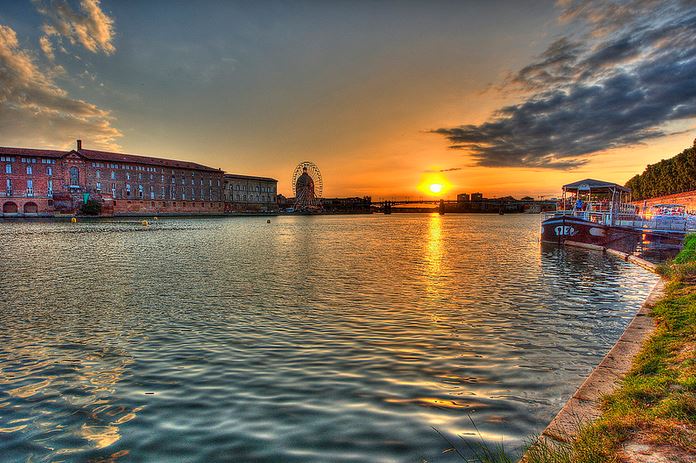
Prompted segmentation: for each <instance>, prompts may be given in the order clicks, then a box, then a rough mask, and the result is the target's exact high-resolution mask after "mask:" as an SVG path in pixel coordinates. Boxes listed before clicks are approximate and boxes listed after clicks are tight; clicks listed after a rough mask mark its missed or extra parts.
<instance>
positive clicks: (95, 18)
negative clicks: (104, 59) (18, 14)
mask: <svg viewBox="0 0 696 463" xmlns="http://www.w3.org/2000/svg"><path fill="white" fill-rule="evenodd" d="M34 4H35V5H36V9H37V11H38V12H39V13H41V14H42V15H43V16H44V18H45V20H46V23H44V25H43V32H44V36H43V37H42V40H44V41H46V42H49V38H55V39H56V40H58V41H59V42H60V43H61V44H62V39H63V38H66V39H67V40H68V41H69V42H70V44H72V45H76V44H77V45H81V46H83V47H84V48H86V49H87V50H89V51H91V52H92V53H99V52H101V53H105V54H107V55H110V54H112V53H114V52H115V51H116V47H115V46H114V44H113V41H114V21H113V19H111V18H110V17H109V16H108V15H107V14H106V13H104V12H103V11H102V9H101V7H100V4H99V0H80V8H79V11H76V10H75V9H74V8H73V7H72V6H70V4H69V3H68V2H67V1H66V0H34ZM49 44H50V42H49ZM41 48H42V50H44V46H43V43H42V46H41ZM51 50H52V47H51ZM45 52H46V50H44V53H45ZM46 56H48V57H49V58H50V56H49V54H48V53H46Z"/></svg>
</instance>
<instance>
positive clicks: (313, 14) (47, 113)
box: [0, 0, 696, 199]
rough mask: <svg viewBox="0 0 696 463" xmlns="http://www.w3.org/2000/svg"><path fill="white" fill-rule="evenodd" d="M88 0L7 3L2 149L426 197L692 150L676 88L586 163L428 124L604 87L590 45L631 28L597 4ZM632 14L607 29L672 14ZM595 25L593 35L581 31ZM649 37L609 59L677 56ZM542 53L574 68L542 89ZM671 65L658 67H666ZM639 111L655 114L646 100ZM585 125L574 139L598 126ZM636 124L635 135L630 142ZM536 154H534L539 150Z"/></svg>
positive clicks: (618, 64)
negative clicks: (546, 162)
mask: <svg viewBox="0 0 696 463" xmlns="http://www.w3.org/2000/svg"><path fill="white" fill-rule="evenodd" d="M90 3H94V2H90ZM667 3H669V2H667ZM95 5H96V7H95V8H91V9H89V10H87V9H85V10H81V9H80V8H81V7H80V6H79V5H78V4H75V5H73V7H74V8H75V11H73V14H71V15H63V16H61V15H52V14H51V12H50V11H49V10H45V9H41V8H38V9H37V6H36V5H35V4H33V3H32V2H26V4H24V3H19V2H17V3H16V4H14V3H13V4H9V5H7V6H6V8H4V9H3V12H0V71H2V69H7V70H11V71H12V72H9V71H8V73H6V74H5V75H6V76H8V77H7V78H6V79H5V80H3V82H2V83H3V87H4V89H5V92H6V95H8V96H7V98H5V99H3V100H0V115H1V116H2V118H3V120H2V122H3V123H2V124H0V145H4V146H23V147H33V148H42V147H43V148H69V147H72V146H74V140H75V139H77V138H81V139H82V140H83V144H84V146H85V147H86V148H93V149H110V150H116V151H123V152H128V153H133V154H145V155H152V156H162V157H169V158H173V159H182V160H190V161H195V162H199V163H202V164H205V165H209V166H214V167H220V168H222V169H224V170H226V171H229V172H235V173H245V174H254V175H263V176H271V177H274V178H277V179H278V180H279V185H278V187H279V191H280V192H281V193H284V194H288V195H289V194H291V186H290V180H291V175H292V172H293V170H294V167H295V166H296V165H297V164H298V163H299V162H301V161H304V160H310V161H313V162H315V163H316V164H317V165H318V166H319V168H320V169H321V171H322V174H323V179H324V194H325V196H363V195H371V196H373V197H374V198H395V197H410V198H412V199H417V198H419V197H421V196H422V195H423V192H422V191H421V190H422V188H421V190H419V185H421V186H422V185H423V184H427V183H431V182H435V181H436V182H439V183H443V184H444V185H445V188H444V190H443V193H442V196H443V197H446V198H454V197H455V196H456V194H457V193H460V192H467V193H471V192H474V191H477V192H481V193H483V194H484V195H485V196H487V197H494V196H505V195H513V196H517V197H521V196H524V195H530V196H535V197H537V196H541V195H543V196H547V197H548V196H554V195H557V194H558V192H559V191H560V187H561V185H562V184H564V183H568V182H571V181H575V180H578V179H581V178H586V177H593V178H599V179H603V180H609V181H615V182H618V183H624V182H625V181H626V180H628V179H629V178H630V177H631V176H633V175H634V174H636V173H640V172H642V171H643V169H644V168H645V166H646V165H647V164H648V163H654V162H656V161H659V160H660V159H663V158H667V157H671V156H673V155H675V154H677V153H679V152H681V151H682V150H683V149H684V148H687V147H689V146H691V145H692V140H693V138H694V135H695V133H696V131H695V130H694V123H693V118H691V119H690V118H689V117H687V116H684V117H683V118H682V119H681V120H680V122H674V120H672V121H671V122H670V120H668V119H667V118H668V117H669V116H668V115H669V114H670V111H671V112H672V113H674V112H676V111H677V110H681V107H680V106H679V104H681V103H685V102H680V101H679V100H678V99H677V100H676V102H674V101H670V102H667V103H665V104H669V105H671V106H670V107H668V108H666V109H667V111H665V112H664V114H666V115H667V116H664V117H665V119H664V120H659V119H655V120H648V121H647V122H645V121H643V122H645V123H643V124H642V125H641V124H637V127H639V128H638V129H636V133H628V134H627V133H620V134H618V135H617V137H623V138H617V140H618V141H617V144H618V145H619V146H623V147H620V148H616V149H613V150H609V151H601V149H599V151H597V150H595V152H594V154H591V155H590V156H580V157H575V158H573V157H572V156H573V155H572V154H571V157H570V159H571V161H577V160H578V159H580V160H586V161H587V163H586V164H584V165H582V166H581V167H579V168H575V169H571V170H568V169H565V170H563V169H545V168H539V167H532V168H530V167H527V168H521V167H481V166H476V165H475V159H473V158H472V157H471V156H470V155H469V154H468V151H467V150H466V149H462V150H453V149H449V148H448V146H449V145H450V142H449V141H448V140H447V139H446V138H445V137H444V136H443V135H441V134H434V133H431V132H430V131H431V130H435V129H441V128H446V129H449V128H453V127H458V126H460V125H463V124H471V125H472V126H475V129H476V130H483V129H484V128H485V124H486V123H487V122H490V121H494V122H495V120H496V117H499V114H498V115H497V113H496V111H498V110H500V109H501V108H503V107H505V106H506V105H522V104H523V103H525V101H529V100H528V99H529V98H530V95H534V94H535V92H537V94H538V95H539V94H541V93H539V92H543V91H549V90H553V89H554V88H555V89H556V90H559V89H560V90H559V91H565V92H567V93H568V94H570V93H571V92H572V91H573V89H578V88H580V87H581V86H582V85H595V84H597V83H598V82H599V83H600V84H601V83H602V81H601V79H602V78H603V77H602V75H598V76H594V77H593V79H594V80H592V81H587V82H583V81H581V80H578V79H579V78H578V77H577V73H579V71H577V70H578V69H579V70H582V66H583V58H584V57H592V55H593V53H594V52H595V51H597V50H600V49H601V48H602V47H603V46H604V45H606V44H607V43H609V44H610V43H612V40H615V39H616V40H619V39H621V38H622V37H623V36H622V34H623V33H624V32H625V31H624V29H621V28H619V29H616V28H615V29H612V30H611V31H610V32H609V33H607V32H606V31H605V30H606V27H604V26H603V24H601V21H602V15H603V14H604V13H603V11H604V10H603V9H601V2H599V4H598V6H597V8H599V9H598V10H596V11H589V12H588V16H587V17H580V16H579V15H576V16H573V15H571V14H570V13H569V12H568V11H565V10H564V7H563V4H561V3H556V2H553V1H552V0H549V1H541V2H540V1H498V2H451V1H444V0H443V1H439V2H414V3H410V2H394V3H392V2H389V1H385V2H378V3H367V2H365V3H359V4H356V3H352V2H321V3H316V2H309V3H304V2H297V3H292V4H290V3H283V2H279V3H273V2H271V3H269V4H267V5H257V4H253V3H248V4H242V3H234V2H229V3H227V2H226V3H222V4H213V3H201V4H200V5H199V4H195V5H194V4H193V3H192V4H177V5H176V7H175V8H170V7H169V5H168V4H167V3H158V2H154V1H153V2H147V3H145V4H138V5H136V4H131V3H130V2H117V1H112V0H103V1H102V2H101V3H98V2H97V3H96V4H95ZM637 8H638V7H637ZM636 11H637V13H636V15H634V16H630V15H629V16H627V17H626V18H618V19H616V18H614V19H612V18H609V19H612V21H613V22H612V23H611V24H612V25H615V23H621V21H624V23H621V24H623V26H621V27H624V28H625V30H627V31H629V32H630V31H633V30H637V29H636V27H637V26H638V25H645V24H644V22H645V21H650V18H653V17H658V16H660V17H663V19H664V18H665V17H666V16H665V15H659V14H658V13H659V12H652V14H649V13H651V12H641V11H639V10H636ZM590 13H591V14H590ZM629 13H630V12H629ZM682 16H684V15H676V17H677V18H679V17H682ZM588 18H589V19H588ZM668 19H670V18H669V17H667V19H665V21H667V20H668ZM593 21H594V22H597V24H595V23H593ZM641 21H643V23H641ZM184 22H185V23H186V24H187V27H186V28H183V29H182V28H181V27H179V26H178V25H179V24H181V23H184ZM593 27H594V28H595V30H594V31H593V33H592V34H590V35H582V34H578V33H577V30H581V29H582V28H585V29H587V30H592V28H593ZM602 27H604V28H602ZM588 28H589V29H588ZM46 31H53V32H51V33H50V34H48V33H47V32H46ZM588 37H589V38H588ZM628 37H632V35H631V34H630V33H629V34H628ZM564 40H565V42H564ZM602 41H604V42H602ZM668 45H669V44H668ZM564 46H566V48H563V47H564ZM650 46H651V47H652V48H650V49H649V50H648V51H649V52H650V54H649V55H646V54H645V53H647V52H646V50H631V51H635V53H634V54H633V55H631V57H632V61H630V62H626V61H621V60H623V59H625V58H624V57H622V56H620V57H617V58H616V60H615V61H614V62H611V63H604V66H605V67H604V68H603V69H604V71H603V72H605V73H607V70H610V71H611V72H608V74H609V75H611V73H612V72H613V73H615V74H617V73H619V74H620V72H619V71H620V70H621V69H622V66H623V67H624V68H625V67H626V65H627V63H628V64H629V65H630V66H633V67H634V68H632V69H631V72H633V74H631V75H628V74H627V75H625V76H621V77H623V78H624V79H626V81H628V80H630V79H629V77H635V76H640V72H642V69H641V68H639V65H641V64H642V63H644V62H645V63H647V64H652V63H657V64H664V63H663V61H667V62H669V61H673V60H672V59H671V58H670V57H671V54H670V53H671V51H670V50H671V49H670V48H669V47H667V49H666V50H665V53H663V54H662V55H660V54H659V53H657V52H660V49H659V46H660V44H659V43H653V44H650ZM683 51H684V50H683ZM562 53H566V55H562ZM641 53H642V54H641ZM656 53H657V54H656ZM646 56H647V57H648V58H649V59H646ZM549 57H551V58H552V59H549ZM559 57H561V58H562V59H567V60H568V61H567V63H569V64H568V65H567V66H566V67H565V68H563V67H554V66H555V65H556V64H555V63H558V62H559V60H558V58H559ZM568 57H570V58H568ZM661 59H662V61H660V60H661ZM539 63H542V64H543V66H544V71H545V72H546V71H548V72H549V73H550V74H551V75H552V77H556V76H555V74H554V73H557V72H561V73H562V72H566V73H568V69H570V70H571V71H572V73H571V74H568V75H563V76H561V79H560V80H561V81H562V80H563V79H566V80H565V83H562V84H561V85H566V86H565V87H562V86H561V87H558V85H557V84H556V83H553V82H555V81H549V82H551V83H549V84H548V86H541V87H539V86H538V85H537V86H536V87H534V85H536V84H538V81H535V80H534V79H538V78H539V75H540V74H539V73H537V74H535V73H534V72H536V71H535V69H537V68H535V67H534V66H531V67H530V65H532V64H534V65H536V64H539ZM549 63H550V64H549ZM611 66H614V67H611ZM530 70H531V71H530ZM525 72H526V74H525ZM684 72H685V73H686V72H688V71H684ZM518 73H519V74H518ZM573 73H575V74H573ZM678 73H679V69H677V70H675V69H672V70H667V69H666V70H665V71H664V72H661V73H660V75H662V76H666V78H669V76H671V75H675V74H678ZM520 76H524V79H529V80H528V81H525V82H523V84H524V85H528V87H527V88H515V86H511V85H508V84H509V83H510V82H513V83H514V82H515V79H514V78H515V77H517V78H518V80H520ZM524 79H522V80H524ZM588 82H589V83H588ZM517 83H518V84H519V82H517ZM620 83H621V82H620ZM610 84H611V83H606V85H605V86H604V87H605V90H606V92H607V93H608V92H609V91H610V90H612V88H611V85H610ZM524 85H522V87H524ZM623 85H628V84H623ZM633 85H635V86H636V87H635V88H633V89H631V88H627V90H626V91H625V94H624V95H623V96H627V95H629V94H631V93H632V91H633V90H641V91H645V93H644V97H645V98H646V107H651V106H650V105H651V104H652V105H654V104H655V102H656V101H657V102H659V101H663V100H664V101H667V100H668V98H669V97H670V96H671V95H670V94H669V93H668V92H666V91H665V90H664V89H657V90H660V91H661V92H662V93H659V92H658V91H653V90H655V89H650V88H643V87H641V85H642V86H645V85H646V84H645V81H643V82H641V81H640V80H638V79H636V81H635V83H633ZM678 85H679V82H676V81H675V83H674V87H675V88H677V86H678ZM687 85H688V82H687ZM691 85H693V83H691ZM554 86H555V87H554ZM518 87H519V86H518ZM687 90H688V88H687ZM649 91H650V92H652V93H650V92H649ZM687 93H688V92H687ZM685 94H686V93H685ZM651 95H655V96H653V97H652V98H653V101H650V100H649V98H648V97H650V96H651ZM620 96H622V95H619V97H618V98H617V96H616V95H613V96H611V95H610V96H607V97H606V100H607V101H608V103H607V107H609V110H612V107H611V106H612V105H615V104H624V105H626V104H627V103H626V102H625V101H620V100H621V98H620ZM598 98H599V100H600V101H601V99H602V98H604V96H602V95H600V96H599V97H598ZM588 101H589V100H588ZM609 101H611V103H609ZM590 103H592V104H596V102H592V101H590ZM590 103H588V106H589V105H590ZM689 104H690V103H689ZM689 104H686V103H685V104H683V105H682V106H684V107H689ZM591 109H592V111H595V112H596V110H597V108H596V107H592V108H591ZM600 109H601V108H600ZM633 109H634V108H631V107H629V106H625V107H623V108H618V107H617V112H622V114H623V113H631V111H632V110H633ZM657 109H660V108H657ZM662 109H665V108H662ZM572 111H573V110H569V112H570V113H571V114H572ZM656 112H657V110H656ZM634 113H635V114H648V119H650V118H649V114H650V113H649V111H645V108H644V107H639V108H638V110H636V111H634ZM588 114H594V113H593V112H588ZM588 117H590V116H588ZM582 118H583V116H582V115H577V114H576V116H575V120H574V121H572V122H573V124H574V125H572V127H577V126H578V125H582V124H579V122H582ZM537 122H538V120H537ZM590 122H592V121H591V120H590ZM635 122H636V121H635V120H631V121H627V123H626V126H627V127H628V126H629V125H630V124H633V123H635ZM638 122H641V121H638ZM663 123H665V124H667V125H668V126H669V130H665V131H666V132H669V133H672V132H680V133H681V134H679V135H671V136H665V137H654V136H650V137H648V136H646V133H648V132H649V131H650V130H652V129H655V128H661V125H660V124H663ZM604 124H606V121H604V122H601V121H600V120H598V121H597V124H596V127H594V126H592V124H590V127H591V130H590V131H591V132H597V133H601V132H602V131H603V130H605V126H604ZM651 124H652V125H651ZM570 128H571V124H570V123H569V124H568V125H564V124H558V125H554V126H553V127H552V128H550V129H549V131H551V132H554V133H556V134H558V135H559V136H562V135H563V134H565V133H569V131H570ZM515 130H519V128H513V129H511V131H509V132H506V133H505V134H504V135H496V137H497V138H491V139H495V140H497V141H498V142H499V141H500V140H503V142H504V143H505V144H508V145H514V143H515V137H516V136H518V134H519V133H520V132H519V131H518V132H515ZM583 130H585V133H580V134H579V135H578V136H577V138H576V139H575V138H574V139H573V140H571V141H572V142H575V141H577V140H582V137H583V136H590V135H592V133H589V134H588V133H586V132H587V127H585V128H584V129H583ZM606 130H607V133H610V132H611V131H610V129H608V128H607V129H606ZM611 130H616V128H615V127H614V128H612V129H611ZM619 132H620V130H619ZM511 134H516V135H511ZM633 135H636V139H637V140H643V143H642V144H637V145H634V146H631V147H626V141H625V140H626V139H631V136H633ZM525 141H526V142H529V140H525ZM608 142H609V143H611V142H613V140H609V141H608ZM521 145H522V144H521ZM506 146H507V145H506ZM524 146H526V145H524ZM603 146H607V143H605V144H604V145H603ZM565 155H566V156H567V153H566V154H565ZM516 156H517V157H518V158H519V157H520V156H519V153H518V154H517V155H516ZM536 156H540V155H536ZM513 158H514V156H513ZM532 159H533V160H537V164H538V159H539V158H538V157H536V158H535V157H532ZM542 159H543V156H542ZM549 159H551V160H552V161H554V162H555V161H564V160H567V159H569V158H567V157H565V158H564V157H562V156H561V157H556V156H555V154H553V155H552V156H551V158H549ZM542 164H543V162H542ZM510 165H519V162H518V164H515V163H514V162H511V163H510ZM439 171H445V172H441V173H440V172H439ZM433 175H435V176H436V177H437V178H431V177H432V176H433Z"/></svg>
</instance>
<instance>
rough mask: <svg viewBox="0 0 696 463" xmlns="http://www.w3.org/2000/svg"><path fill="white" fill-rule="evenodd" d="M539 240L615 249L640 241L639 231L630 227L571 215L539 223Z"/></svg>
mask: <svg viewBox="0 0 696 463" xmlns="http://www.w3.org/2000/svg"><path fill="white" fill-rule="evenodd" d="M541 241H542V242H544V243H555V244H563V243H564V242H565V241H575V242H578V243H585V244H592V245H595V246H601V247H612V248H615V249H622V250H623V249H631V248H634V247H635V246H636V245H637V244H638V242H639V241H640V233H639V232H637V231H636V230H633V229H631V228H625V227H610V226H607V225H602V224H598V223H595V222H590V221H589V220H585V219H581V218H579V217H573V216H561V217H551V218H549V219H546V220H544V221H543V222H542V223H541Z"/></svg>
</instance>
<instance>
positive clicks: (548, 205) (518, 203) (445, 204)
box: [372, 198, 556, 215]
mask: <svg viewBox="0 0 696 463" xmlns="http://www.w3.org/2000/svg"><path fill="white" fill-rule="evenodd" d="M409 204H413V205H420V204H432V205H433V206H437V211H438V212H439V213H440V214H441V215H443V214H445V213H446V212H453V213H456V212H488V213H500V214H504V213H508V212H513V213H514V212H526V211H528V210H529V209H532V211H533V212H542V211H553V210H556V202H555V201H543V200H541V201H534V200H531V201H522V200H513V199H507V198H504V199H483V200H480V201H455V200H444V199H420V200H412V199H404V200H399V199H385V200H380V201H372V206H373V207H376V208H377V209H378V210H379V211H380V212H383V213H384V214H391V213H392V208H393V207H395V206H404V205H406V206H407V205H409ZM433 209H435V208H433Z"/></svg>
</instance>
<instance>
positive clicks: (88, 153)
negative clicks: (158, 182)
mask: <svg viewBox="0 0 696 463" xmlns="http://www.w3.org/2000/svg"><path fill="white" fill-rule="evenodd" d="M77 153H79V154H81V155H82V156H84V157H85V158H87V159H89V160H90V161H106V162H129V163H133V164H149V165H153V166H160V167H176V168H179V169H191V170H207V171H213V172H219V171H220V169H215V168H213V167H208V166H204V165H202V164H197V163H195V162H189V161H176V160H173V159H163V158H153V157H151V156H141V155H139V154H124V153H110V152H108V151H94V150H85V149H81V150H77ZM66 154H67V153H66Z"/></svg>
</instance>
